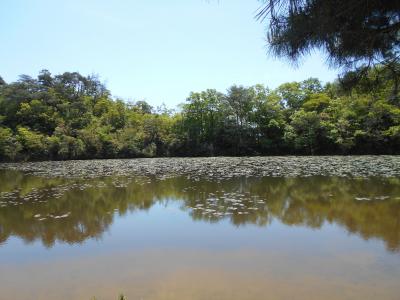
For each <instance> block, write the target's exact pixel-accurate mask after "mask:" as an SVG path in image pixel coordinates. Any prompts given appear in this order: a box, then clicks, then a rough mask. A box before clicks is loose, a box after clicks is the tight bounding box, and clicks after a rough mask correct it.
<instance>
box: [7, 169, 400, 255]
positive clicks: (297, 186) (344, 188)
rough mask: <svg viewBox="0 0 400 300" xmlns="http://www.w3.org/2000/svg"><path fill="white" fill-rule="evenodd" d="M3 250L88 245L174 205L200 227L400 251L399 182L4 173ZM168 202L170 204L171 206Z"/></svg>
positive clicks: (396, 180) (344, 179) (380, 180)
mask: <svg viewBox="0 0 400 300" xmlns="http://www.w3.org/2000/svg"><path fill="white" fill-rule="evenodd" d="M0 182H1V186H0V245H1V243H3V242H5V241H6V240H7V239H8V238H9V237H10V236H17V237H20V238H22V239H23V240H24V241H26V242H32V241H35V240H41V241H42V243H43V244H44V245H45V246H47V247H51V246H53V245H54V243H55V242H57V241H58V242H66V243H70V244H74V243H82V242H84V241H85V240H86V239H88V238H100V237H101V236H102V234H103V232H104V231H105V230H107V228H108V227H109V226H110V225H111V224H112V223H113V220H114V218H116V217H117V214H119V215H124V214H127V213H128V212H133V211H135V210H148V209H150V208H151V207H152V206H153V205H154V204H155V203H163V202H165V203H166V202H167V201H171V199H174V200H176V201H180V203H182V205H181V209H182V210H183V211H186V212H187V213H188V214H190V216H191V217H192V218H193V220H201V221H207V222H214V223H217V222H218V221H220V220H222V219H229V220H230V222H231V223H232V224H233V225H235V226H240V225H244V224H256V225H258V226H268V225H269V224H270V223H271V221H272V220H278V221H279V222H281V223H283V224H286V225H289V226H306V227H310V228H320V227H321V226H323V224H324V223H326V222H327V223H335V224H338V225H339V226H342V227H343V228H345V229H346V230H347V231H348V232H349V233H352V234H358V235H360V236H361V237H363V238H364V239H370V238H378V239H381V240H383V241H384V242H385V244H386V246H387V248H388V249H389V250H390V251H400V197H399V195H400V179H397V178H392V179H380V178H370V179H350V178H338V177H304V178H300V177H297V178H274V177H264V178H232V179H228V180H221V181H210V180H190V179H188V178H185V177H175V178H167V179H163V180H160V179H156V178H148V177H105V178H99V179H87V180H83V179H76V180H73V179H63V178H44V177H36V176H30V175H24V174H23V173H20V172H17V171H0ZM167 199H168V200H167Z"/></svg>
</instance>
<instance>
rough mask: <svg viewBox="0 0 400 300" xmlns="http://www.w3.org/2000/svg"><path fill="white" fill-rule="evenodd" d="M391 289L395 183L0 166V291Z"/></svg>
mask: <svg viewBox="0 0 400 300" xmlns="http://www.w3.org/2000/svg"><path fill="white" fill-rule="evenodd" d="M120 293H123V294H124V295H125V296H126V297H127V299H128V300H131V299H143V300H147V299H149V300H151V299H154V300H159V299H171V300H172V299H176V300H180V299H185V300H186V299H207V300H210V299H229V300H232V299H400V179H398V178H386V179H384V178H369V179H350V178H339V177H322V176H319V177H305V178H301V177H297V178H272V177H263V178H257V177H254V178H245V177H240V178H231V179H223V180H210V179H199V178H196V179H195V180H191V179H188V178H186V177H175V178H165V179H163V180H160V179H156V178H152V177H133V176H124V177H104V178H97V179H86V180H83V179H80V180H78V179H66V178H65V179H62V178H45V177H38V176H32V175H26V174H24V173H22V172H18V171H5V170H2V171H0V299H7V300H10V299H12V300H14V299H44V300H47V299H88V300H89V299H91V298H92V297H93V296H96V298H97V299H116V298H117V295H118V294H120Z"/></svg>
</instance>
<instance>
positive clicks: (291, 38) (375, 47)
mask: <svg viewBox="0 0 400 300" xmlns="http://www.w3.org/2000/svg"><path fill="white" fill-rule="evenodd" d="M263 2H264V6H263V8H262V9H261V10H260V12H259V14H258V16H259V17H260V18H268V20H269V29H268V41H269V43H270V46H271V50H272V51H273V52H274V53H275V54H277V55H279V56H286V57H289V58H290V59H297V58H299V56H301V55H302V54H305V53H308V52H309V51H310V50H311V49H312V48H315V47H316V48H323V49H324V50H326V51H327V53H328V54H329V58H330V59H331V61H332V62H333V63H335V64H338V65H343V64H352V63H354V62H357V61H360V60H361V61H365V60H374V59H378V60H382V59H390V58H394V57H396V58H397V56H398V54H399V53H398V52H399V46H400V36H399V31H400V1H398V0H371V1H363V0H334V1H325V0H264V1H263Z"/></svg>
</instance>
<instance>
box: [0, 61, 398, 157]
mask: <svg viewBox="0 0 400 300" xmlns="http://www.w3.org/2000/svg"><path fill="white" fill-rule="evenodd" d="M390 68H391V66H380V67H378V68H376V69H374V70H366V71H365V72H367V73H366V75H365V76H364V77H363V79H362V80H357V81H355V84H350V85H348V84H347V82H348V81H349V80H350V81H351V78H352V77H354V76H356V75H354V74H353V73H354V72H349V73H347V74H345V75H344V76H343V78H342V79H341V80H339V81H336V82H333V83H328V84H326V85H325V86H324V87H323V86H322V84H321V82H320V81H319V80H318V79H315V78H310V79H307V80H304V81H302V82H291V83H285V84H282V85H281V86H279V87H278V88H277V89H275V90H270V89H268V88H266V87H265V86H263V85H255V86H250V87H243V86H236V85H234V86H232V87H230V88H229V89H228V91H227V92H226V93H225V94H224V93H220V92H218V91H216V90H213V89H208V90H206V91H202V92H196V93H191V94H190V95H189V97H188V98H187V100H186V103H184V104H182V105H181V106H180V111H179V112H172V111H171V110H169V109H167V108H166V107H165V106H162V107H159V108H157V109H155V110H154V109H153V108H152V107H151V106H150V105H149V104H148V103H146V102H145V101H138V102H136V103H135V102H133V103H126V102H124V101H122V100H116V99H113V98H112V97H111V95H110V93H109V91H108V90H107V89H106V88H105V87H104V85H103V84H101V83H100V82H99V80H98V78H97V77H95V76H88V77H85V76H82V75H80V74H79V73H68V72H67V73H64V74H61V75H56V76H52V75H51V74H50V72H48V71H47V70H43V71H41V72H40V73H39V75H38V77H37V79H34V78H31V77H29V76H26V75H22V76H21V77H20V79H19V80H18V81H17V82H13V83H10V84H6V83H3V84H2V85H0V160H1V161H16V160H42V159H55V160H56V159H61V160H63V159H91V158H118V157H119V158H132V157H155V156H210V155H271V154H272V155H276V154H353V153H358V154H382V153H387V154H398V153H399V152H400V108H399V106H400V105H399V104H400V103H399V102H398V101H394V100H393V97H392V95H393V89H394V88H395V87H396V82H395V81H394V80H392V79H391V77H390V76H386V77H385V76H381V75H382V74H388V73H390V72H391V71H390V70H389V69H390ZM378 73H379V74H378ZM377 74H378V75H379V76H378V75H377ZM346 78H347V79H346ZM385 78H386V79H385Z"/></svg>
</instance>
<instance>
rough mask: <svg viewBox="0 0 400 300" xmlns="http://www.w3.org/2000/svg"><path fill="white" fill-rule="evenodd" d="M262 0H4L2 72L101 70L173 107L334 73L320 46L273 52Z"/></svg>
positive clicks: (13, 75)
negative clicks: (191, 98)
mask: <svg viewBox="0 0 400 300" xmlns="http://www.w3.org/2000/svg"><path fill="white" fill-rule="evenodd" d="M259 6H260V2H259V1H257V0H219V1H218V0H208V1H207V0H152V1H148V0H142V1H136V0H113V1H110V0H107V1H106V0H68V1H67V0H1V2H0V42H1V47H0V75H1V76H2V77H3V78H4V79H5V80H6V81H7V82H10V81H14V80H16V79H17V78H18V75H20V74H28V75H31V76H36V75H37V73H38V71H39V70H41V69H48V70H50V72H52V73H53V74H57V73H61V72H64V71H79V72H80V73H82V74H84V75H88V74H92V73H96V74H99V75H100V77H101V79H102V80H103V81H105V82H106V84H107V87H108V88H109V89H110V90H111V92H112V93H113V95H114V96H118V97H122V98H123V99H130V100H142V99H144V100H147V101H148V102H149V103H150V104H152V105H154V106H157V105H160V104H161V103H163V102H164V103H165V104H166V105H167V106H169V107H174V106H175V105H177V104H178V103H181V102H184V101H185V99H186V97H187V96H188V94H189V93H190V91H201V90H204V89H207V88H216V89H218V90H220V91H222V92H224V91H225V90H226V89H227V88H228V87H229V86H230V85H232V84H242V85H245V86H248V85H253V84H256V83H263V84H265V85H267V86H268V87H271V88H275V87H277V86H278V85H279V84H281V83H284V82H288V81H300V80H303V79H306V78H309V77H318V78H319V79H321V80H322V81H323V82H326V81H330V80H333V79H335V78H336V75H337V73H338V71H337V70H334V69H329V68H328V67H327V65H326V63H325V60H326V59H325V57H324V55H322V54H321V53H318V52H316V53H314V54H313V55H311V56H309V57H307V58H305V59H304V60H303V62H302V63H301V64H300V66H299V67H297V68H295V67H293V66H292V65H291V64H290V63H289V62H287V61H285V60H281V59H276V58H273V57H270V56H268V55H267V51H266V42H265V24H261V23H259V22H258V21H257V20H255V18H254V16H255V12H256V10H257V8H259Z"/></svg>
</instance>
